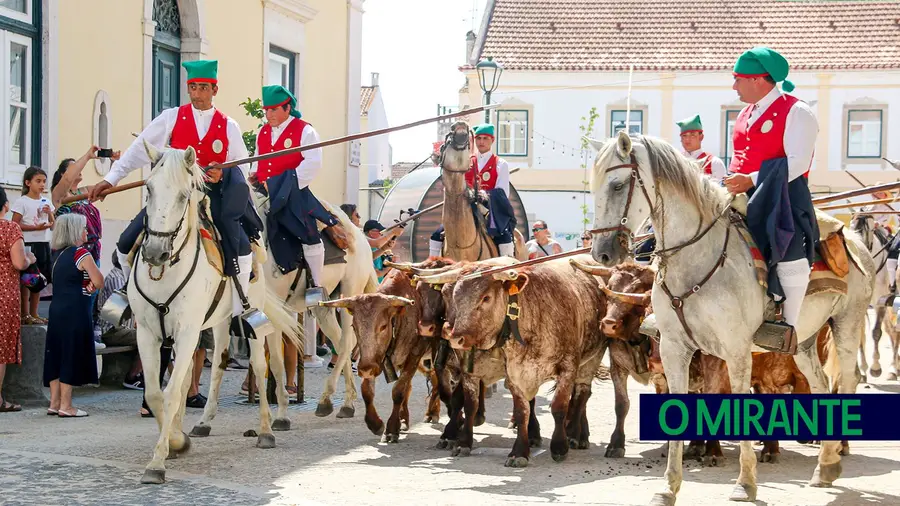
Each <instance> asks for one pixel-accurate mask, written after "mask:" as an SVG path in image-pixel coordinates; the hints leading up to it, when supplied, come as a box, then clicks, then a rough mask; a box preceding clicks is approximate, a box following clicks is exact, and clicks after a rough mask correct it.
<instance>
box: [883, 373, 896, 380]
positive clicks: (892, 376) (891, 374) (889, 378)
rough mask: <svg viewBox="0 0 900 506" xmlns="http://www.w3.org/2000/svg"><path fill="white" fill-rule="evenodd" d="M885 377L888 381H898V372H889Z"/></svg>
mask: <svg viewBox="0 0 900 506" xmlns="http://www.w3.org/2000/svg"><path fill="white" fill-rule="evenodd" d="M885 379H886V380H888V381H897V373H895V372H889V373H888V375H887V378H885Z"/></svg>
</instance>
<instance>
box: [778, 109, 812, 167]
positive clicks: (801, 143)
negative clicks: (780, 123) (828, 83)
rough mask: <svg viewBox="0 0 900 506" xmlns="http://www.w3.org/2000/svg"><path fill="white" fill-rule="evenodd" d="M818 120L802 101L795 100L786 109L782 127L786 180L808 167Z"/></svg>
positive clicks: (810, 162) (810, 161)
mask: <svg viewBox="0 0 900 506" xmlns="http://www.w3.org/2000/svg"><path fill="white" fill-rule="evenodd" d="M818 133H819V122H818V121H816V116H815V115H814V114H813V112H812V110H811V109H810V108H809V106H808V105H806V104H805V103H804V102H797V103H796V104H794V106H793V107H791V110H790V111H788V115H787V119H786V120H785V128H784V152H785V153H786V154H787V159H788V181H793V180H795V179H797V178H798V177H800V176H802V175H803V174H804V173H805V172H806V171H808V170H809V169H810V166H811V164H812V159H813V154H814V153H815V151H816V136H817V135H818Z"/></svg>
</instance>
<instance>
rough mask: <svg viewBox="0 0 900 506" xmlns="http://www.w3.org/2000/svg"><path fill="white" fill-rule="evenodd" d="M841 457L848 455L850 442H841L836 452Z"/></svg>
mask: <svg viewBox="0 0 900 506" xmlns="http://www.w3.org/2000/svg"><path fill="white" fill-rule="evenodd" d="M838 455H840V456H841V457H846V456H848V455H850V443H846V442H845V443H841V451H839V452H838Z"/></svg>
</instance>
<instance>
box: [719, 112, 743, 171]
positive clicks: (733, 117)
mask: <svg viewBox="0 0 900 506" xmlns="http://www.w3.org/2000/svg"><path fill="white" fill-rule="evenodd" d="M740 113H741V111H740V110H739V109H732V110H725V156H724V157H722V161H723V162H725V167H726V168H727V167H729V166H730V165H731V157H732V156H734V124H735V122H737V117H738V114H740Z"/></svg>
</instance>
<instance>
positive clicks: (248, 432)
mask: <svg viewBox="0 0 900 506" xmlns="http://www.w3.org/2000/svg"><path fill="white" fill-rule="evenodd" d="M256 436H257V434H256V431H255V430H253V429H250V430H245V431H244V437H256Z"/></svg>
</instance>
